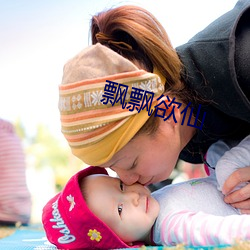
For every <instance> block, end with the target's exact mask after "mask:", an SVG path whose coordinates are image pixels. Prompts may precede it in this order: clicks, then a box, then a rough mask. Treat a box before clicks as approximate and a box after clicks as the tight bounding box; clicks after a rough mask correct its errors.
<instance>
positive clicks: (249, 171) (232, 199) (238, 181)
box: [216, 135, 250, 213]
mask: <svg viewBox="0 0 250 250" xmlns="http://www.w3.org/2000/svg"><path fill="white" fill-rule="evenodd" d="M216 178H217V181H218V185H219V189H220V190H221V191H222V192H223V193H224V194H225V195H226V197H225V202H226V203H231V204H232V206H234V207H236V208H238V209H242V210H241V212H242V213H250V199H249V198H250V185H249V180H250V135H249V136H247V137H246V138H245V139H244V140H242V141H241V142H240V143H239V144H238V145H237V146H236V147H233V148H232V149H230V150H229V151H227V152H226V153H225V154H224V155H223V156H222V157H221V158H220V160H219V161H218V163H217V165H216ZM244 210H246V211H244Z"/></svg>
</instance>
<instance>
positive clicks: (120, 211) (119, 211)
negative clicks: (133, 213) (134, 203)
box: [118, 204, 123, 216]
mask: <svg viewBox="0 0 250 250" xmlns="http://www.w3.org/2000/svg"><path fill="white" fill-rule="evenodd" d="M122 208H123V205H122V204H119V205H118V214H119V215H120V216H121V213H122Z"/></svg>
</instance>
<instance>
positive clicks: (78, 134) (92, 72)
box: [59, 44, 164, 166]
mask: <svg viewBox="0 0 250 250" xmlns="http://www.w3.org/2000/svg"><path fill="white" fill-rule="evenodd" d="M163 84H164V82H163V83H162V81H161V79H160V77H159V76H158V75H157V74H153V73H149V72H146V71H144V70H139V69H138V68H137V67H136V66H135V65H134V64H133V63H132V62H130V61H129V60H127V59H125V58H124V57H122V56H120V55H119V54H117V53H116V52H114V51H112V50H111V49H109V48H107V47H105V46H103V45H101V44H96V45H92V46H90V47H88V48H86V49H84V50H83V51H81V52H80V53H79V54H78V55H76V56H75V57H74V58H73V59H71V60H70V61H69V62H68V63H67V64H66V65H65V67H64V75H63V80H62V84H61V85H60V86H59V94H60V97H59V110H60V114H61V125H62V133H63V134H64V136H65V138H66V139H67V141H68V143H69V145H70V147H71V150H72V152H73V154H74V155H76V156H77V157H78V158H80V159H81V160H82V161H83V162H85V163H86V164H89V165H95V166H97V165H101V164H103V163H105V162H107V161H108V160H110V159H111V158H112V156H113V155H114V154H115V153H116V152H118V151H119V150H120V149H121V148H122V147H123V146H125V145H126V144H127V143H128V142H129V141H130V140H131V139H132V137H133V136H134V135H135V134H136V133H137V132H138V130H139V129H140V128H141V127H142V126H143V125H144V124H145V122H146V121H147V120H148V118H149V116H150V115H151V114H152V112H153V110H154V106H155V105H156V102H157V101H156V99H157V98H158V97H159V96H160V95H161V94H162V93H163V92H164V85H163Z"/></svg>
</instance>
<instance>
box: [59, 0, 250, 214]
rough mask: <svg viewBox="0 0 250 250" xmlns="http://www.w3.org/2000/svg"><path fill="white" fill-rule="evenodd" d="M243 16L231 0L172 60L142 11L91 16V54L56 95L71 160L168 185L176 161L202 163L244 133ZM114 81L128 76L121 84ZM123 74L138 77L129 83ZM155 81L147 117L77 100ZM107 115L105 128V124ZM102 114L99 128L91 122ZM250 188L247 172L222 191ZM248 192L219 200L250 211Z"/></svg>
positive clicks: (246, 5) (248, 118) (247, 112)
mask: <svg viewBox="0 0 250 250" xmlns="http://www.w3.org/2000/svg"><path fill="white" fill-rule="evenodd" d="M249 14H250V1H249V0H247V1H239V2H238V3H237V5H236V6H235V8H234V9H233V10H232V11H229V12H228V13H226V14H225V15H224V16H222V17H221V18H219V19H217V20H216V21H215V22H214V23H212V24H211V25H210V26H208V27H207V28H206V29H205V30H204V31H202V32H200V33H199V34H197V35H196V36H195V37H194V38H193V39H191V40H190V42H188V43H187V44H185V45H183V46H180V47H178V48H177V49H176V51H175V50H174V49H173V47H172V45H171V43H170V41H169V39H168V36H167V34H166V32H165V30H164V29H163V27H162V26H161V24H160V23H159V22H158V21H157V20H156V19H155V17H153V16H152V14H150V13H149V12H147V11H146V10H144V9H141V8H139V7H135V6H121V7H118V8H115V9H111V10H108V11H105V12H101V13H99V14H98V15H96V16H94V17H93V18H92V23H91V34H92V42H93V44H95V45H94V46H92V47H91V48H90V49H87V50H85V51H83V52H81V53H79V54H78V55H77V56H76V57H74V58H73V59H72V60H70V61H69V62H68V63H67V64H66V66H65V68H64V77H63V83H62V85H61V87H60V107H61V108H60V111H61V120H62V132H63V133H64V135H65V137H66V139H67V140H68V141H69V144H70V146H71V148H72V152H73V153H74V154H75V155H76V156H78V157H79V158H80V159H82V160H83V161H84V162H86V163H87V164H90V165H99V166H101V167H109V168H111V169H113V170H114V171H116V172H117V173H118V175H119V176H120V178H121V179H122V181H123V182H125V183H126V184H128V185H129V184H132V183H135V182H140V183H141V184H143V185H149V184H151V183H156V182H159V181H162V180H164V179H166V178H168V177H169V175H170V173H171V171H172V170H173V168H174V166H175V164H176V162H177V160H178V157H180V158H181V159H183V160H185V161H188V162H193V163H202V162H203V161H204V157H203V156H204V155H205V153H206V151H207V149H208V147H209V146H210V145H211V144H212V143H214V142H216V141H217V140H219V139H237V140H241V139H243V138H244V137H245V136H247V135H248V134H250V126H249V125H250V124H249V123H250V103H249V96H250V91H249V79H250V74H249V70H248V69H249V65H250V49H249V38H250V21H249V16H250V15H249ZM102 45H104V46H102ZM107 48H108V49H107ZM127 59H128V60H127ZM121 65H122V66H121ZM140 70H144V71H143V72H142V71H140ZM122 72H128V73H129V77H130V78H129V80H128V79H127V78H126V77H127V76H124V75H122ZM131 72H136V73H135V75H134V78H133V77H132V75H131V74H132V73H131ZM145 72H153V74H152V75H147V74H146V73H145ZM133 74H134V73H133ZM139 75H140V76H139ZM155 75H157V76H159V77H160V79H161V82H162V83H165V88H164V89H165V90H164V91H161V90H160V85H157V87H156V89H152V88H151V89H150V90H151V91H152V92H154V93H155V99H154V100H153V101H152V103H153V104H154V105H155V106H154V108H152V110H151V111H152V112H151V113H150V112H148V114H150V117H149V116H146V115H145V114H144V113H145V112H144V111H145V110H143V111H142V112H134V111H133V112H130V114H128V112H127V113H126V112H125V111H124V108H120V109H119V110H118V109H117V107H116V105H113V104H114V103H112V102H111V104H112V105H111V104H109V105H104V106H105V108H104V106H103V105H100V102H98V105H92V104H91V103H93V102H95V100H97V99H98V98H97V97H95V100H93V97H92V96H94V95H96V93H97V92H95V93H94V92H91V93H88V95H87V93H85V94H84V95H82V96H81V94H80V92H79V91H80V90H83V89H84V88H85V86H86V89H90V88H92V87H93V84H95V83H98V84H99V85H98V86H102V87H103V90H104V91H105V89H106V88H107V89H109V88H110V89H112V88H111V86H105V84H107V82H105V81H106V80H109V83H110V84H111V83H112V84H113V87H114V86H115V84H114V83H113V82H118V83H119V84H121V83H124V82H126V83H127V84H128V85H129V84H130V83H131V82H132V85H131V86H137V85H136V84H137V82H136V81H139V82H140V81H141V78H142V77H144V78H143V79H144V80H145V79H146V80H147V81H149V82H150V81H151V80H150V79H151V78H154V76H155ZM96 79H97V80H96ZM124 79H125V80H124ZM112 81H113V82H112ZM154 81H155V82H157V80H156V79H154ZM103 82H105V84H103ZM143 84H144V85H145V82H144V83H141V85H140V86H142V85H143ZM144 85H143V86H144ZM104 86H105V88H104ZM152 86H154V87H155V85H154V84H151V87H152ZM108 87H109V88H108ZM116 87H117V86H116ZM77 88H78V89H77ZM141 88H142V87H141ZM130 90H131V87H130ZM84 91H85V90H84ZM98 93H100V92H98ZM130 94H131V92H130ZM69 95H71V97H69ZM67 98H71V99H70V100H71V101H69V103H70V105H71V106H72V110H68V106H67V102H68V99H67ZM91 98H92V101H91V102H89V101H90V100H91ZM82 100H84V103H83V102H82ZM81 102H82V103H81ZM107 103H108V102H107ZM102 104H103V103H102ZM91 105H92V106H93V107H92V106H91ZM99 107H101V108H100V110H99V111H100V112H98V109H99ZM77 109H79V110H77ZM76 110H77V111H76ZM123 111H124V112H123ZM139 111H140V110H139ZM105 112H106V113H108V112H109V113H110V117H111V116H112V119H113V120H112V119H111V120H105V119H106V118H107V116H105V115H104V113H105ZM102 115H103V116H105V119H104V118H103V120H102V122H101V123H98V122H99V121H100V119H101V118H100V117H101V116H102ZM202 115H203V116H202ZM139 117H140V118H139ZM185 117H186V120H187V119H188V118H187V117H189V119H188V122H187V121H186V120H185V119H184V118H185ZM204 117H205V119H203V118H204ZM132 120H133V121H132ZM184 120H185V122H184ZM86 124H87V125H86ZM90 124H91V125H90ZM132 124H133V126H132ZM69 128H71V129H69ZM103 152H105V153H103ZM152 166H154V167H153V168H152ZM249 179H250V167H249V166H248V167H246V168H244V169H241V170H238V171H236V172H235V173H234V174H233V175H231V176H230V177H229V179H228V181H226V183H225V190H227V191H228V193H229V192H230V190H231V189H232V188H233V187H234V186H235V185H236V184H238V183H239V182H242V181H248V180H249ZM249 191H250V185H247V186H246V187H245V188H244V189H241V190H239V191H235V192H234V193H232V194H230V195H228V196H227V197H226V198H225V201H226V202H228V203H233V204H234V206H235V207H237V208H240V209H245V210H246V209H249V211H250V200H249V197H250V196H249V195H248V194H247V193H249Z"/></svg>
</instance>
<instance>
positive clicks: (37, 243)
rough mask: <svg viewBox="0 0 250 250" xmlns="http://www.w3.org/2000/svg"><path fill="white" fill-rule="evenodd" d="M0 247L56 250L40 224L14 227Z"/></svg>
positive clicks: (197, 249) (244, 247) (196, 249)
mask: <svg viewBox="0 0 250 250" xmlns="http://www.w3.org/2000/svg"><path fill="white" fill-rule="evenodd" d="M0 249H3V250H56V249H57V248H56V247H55V246H54V245H52V244H51V243H49V242H48V240H47V238H46V236H45V232H44V231H43V228H42V226H41V225H30V226H22V227H20V228H16V229H15V230H14V233H12V234H11V235H9V236H7V237H4V238H2V239H0ZM133 249H134V250H168V249H169V250H221V249H225V250H226V249H227V250H228V249H237V250H238V249H239V250H247V249H250V243H242V245H238V246H237V245H236V246H235V247H232V246H225V245H224V246H217V247H212V246H211V247H209V246H208V247H185V246H176V247H163V246H157V247H156V246H147V247H145V246H143V247H141V248H133Z"/></svg>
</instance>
